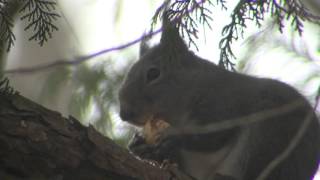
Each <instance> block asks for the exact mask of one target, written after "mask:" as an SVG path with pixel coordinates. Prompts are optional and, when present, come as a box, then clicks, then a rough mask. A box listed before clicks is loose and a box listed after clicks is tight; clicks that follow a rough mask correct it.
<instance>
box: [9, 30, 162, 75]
mask: <svg viewBox="0 0 320 180" xmlns="http://www.w3.org/2000/svg"><path fill="white" fill-rule="evenodd" d="M161 31H162V29H161V28H159V29H158V30H156V31H153V32H150V33H149V34H146V35H143V36H141V37H139V38H137V39H135V40H133V41H130V42H128V43H126V44H123V45H119V46H116V47H112V48H108V49H104V50H101V51H98V52H96V53H93V54H89V55H85V56H79V57H77V58H75V59H73V60H66V59H60V60H56V61H54V62H51V63H45V64H40V65H36V66H33V67H22V68H16V69H9V70H5V71H4V73H5V74H25V73H35V72H40V71H43V70H46V69H49V68H54V67H59V66H72V65H79V64H81V63H83V62H84V61H87V60H90V59H92V58H94V57H97V56H100V55H103V54H106V53H109V52H112V51H118V50H122V49H125V48H127V47H129V46H132V45H134V44H136V43H138V42H140V41H141V40H142V39H143V38H144V37H145V36H152V35H155V34H158V33H159V32H161Z"/></svg>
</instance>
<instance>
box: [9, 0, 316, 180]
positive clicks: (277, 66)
mask: <svg viewBox="0 0 320 180" xmlns="http://www.w3.org/2000/svg"><path fill="white" fill-rule="evenodd" d="M57 2H58V8H57V11H58V13H59V14H60V15H61V18H59V19H58V21H57V26H58V28H59V31H56V32H54V33H53V34H52V38H51V39H50V40H49V41H48V42H46V43H44V45H43V46H42V47H40V46H39V45H38V43H37V42H35V41H29V40H28V37H29V36H30V32H29V31H25V30H24V27H25V26H26V24H25V23H26V22H23V21H20V20H19V19H17V20H16V21H15V22H16V23H15V24H14V33H15V35H16V41H15V45H14V46H13V47H12V49H11V50H10V52H9V53H8V54H7V55H6V58H7V60H6V65H5V69H6V70H10V69H15V68H21V67H33V66H35V65H39V64H45V63H48V62H54V61H57V60H59V59H68V60H69V59H70V60H72V59H75V58H77V57H79V56H81V55H88V54H92V53H96V52H99V51H101V50H104V49H108V48H112V47H116V46H118V45H122V44H126V43H127V42H130V41H132V40H135V39H137V38H139V37H140V36H141V35H142V34H143V33H144V32H145V31H146V30H148V28H149V27H150V24H151V18H152V16H153V14H154V13H155V11H156V9H157V7H159V5H160V4H161V3H162V1H159V0H158V1H156V0H139V1H132V0H77V1H71V0H57ZM236 3H237V1H232V2H226V5H227V7H228V9H227V10H221V8H220V7H219V6H217V7H215V8H212V13H213V15H212V18H213V21H212V22H211V26H212V29H211V30H210V29H208V28H205V29H203V28H201V27H200V30H199V39H197V40H196V43H197V44H198V47H199V51H197V50H196V49H195V48H194V47H191V48H192V50H193V51H194V52H195V53H196V54H198V55H199V56H201V57H203V58H205V59H208V60H210V61H213V62H215V63H217V62H218V60H219V57H220V51H219V48H218V44H219V41H220V39H221V31H222V28H223V27H224V26H225V25H227V24H229V23H230V21H231V19H230V13H231V12H232V9H233V8H234V6H235V5H236ZM304 3H305V5H306V6H307V7H309V8H310V9H311V10H312V11H313V12H314V13H315V14H317V15H320V3H319V1H318V0H305V2H304ZM245 32H246V33H245V34H244V38H243V39H239V40H238V42H234V43H233V44H232V45H233V50H234V52H235V55H236V57H237V59H234V63H236V69H237V70H238V71H239V72H241V73H246V74H251V75H254V76H261V77H270V78H274V79H278V80H281V81H284V82H287V83H289V84H291V85H292V86H294V87H296V88H297V89H299V91H300V92H301V93H302V94H304V95H305V96H306V97H307V98H308V99H309V100H310V102H311V103H314V100H315V96H316V94H317V91H318V89H319V87H320V25H319V24H311V23H305V27H304V32H303V35H302V36H299V34H298V33H297V32H295V31H294V29H293V28H292V27H291V26H290V22H288V23H287V24H285V28H284V31H283V33H282V34H281V33H279V31H278V27H277V26H276V25H275V23H274V21H273V20H272V19H268V18H267V19H265V20H264V24H263V25H262V27H261V28H260V29H258V28H257V27H256V26H255V24H254V23H252V24H248V27H247V29H246V30H245ZM154 41H155V42H157V37H155V40H154ZM138 47H139V45H138V44H135V45H133V46H130V47H128V48H125V49H122V50H118V51H112V52H110V53H106V54H103V55H100V56H98V57H96V58H93V59H90V60H89V61H86V62H85V63H82V64H78V65H72V66H59V67H56V68H50V69H46V70H42V71H34V72H29V73H10V74H7V75H6V76H8V77H9V79H10V82H11V85H12V86H13V87H14V88H15V89H16V90H18V91H19V92H20V93H21V94H22V95H23V96H25V97H28V98H30V99H32V100H33V101H36V102H38V103H40V104H42V105H44V106H45V107H47V108H50V109H53V110H56V111H59V112H61V113H62V114H63V115H64V116H68V115H72V116H74V117H75V118H77V119H78V120H80V121H81V122H82V123H83V124H85V125H89V124H91V125H93V126H94V127H95V128H96V129H97V130H99V131H100V132H101V133H103V134H105V135H106V136H108V137H110V138H112V139H114V140H115V141H116V142H118V143H119V144H121V145H126V143H127V142H128V139H129V137H130V134H131V133H132V130H131V129H132V128H131V127H130V125H128V124H125V123H123V122H121V120H120V118H119V116H118V101H117V91H118V89H119V86H120V84H121V81H122V79H123V77H124V75H125V73H126V72H127V71H128V68H129V67H130V65H131V64H132V63H133V62H134V61H136V60H137V59H138ZM317 111H318V113H319V112H320V108H319V107H318V109H317ZM316 179H320V177H316Z"/></svg>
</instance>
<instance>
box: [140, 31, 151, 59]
mask: <svg viewBox="0 0 320 180" xmlns="http://www.w3.org/2000/svg"><path fill="white" fill-rule="evenodd" d="M150 39H151V35H149V34H146V33H145V34H143V38H142V40H141V43H140V49H139V56H140V57H142V56H143V55H144V54H145V53H146V52H147V51H148V50H149V49H151V47H150V45H149V44H148V41H149V40H150Z"/></svg>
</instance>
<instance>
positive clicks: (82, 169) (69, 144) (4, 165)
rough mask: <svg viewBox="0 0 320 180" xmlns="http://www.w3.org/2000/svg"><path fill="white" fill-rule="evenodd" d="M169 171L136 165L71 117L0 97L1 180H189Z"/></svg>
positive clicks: (8, 96)
mask: <svg viewBox="0 0 320 180" xmlns="http://www.w3.org/2000/svg"><path fill="white" fill-rule="evenodd" d="M171 170H172V169H171ZM172 172H173V171H170V170H168V169H164V168H160V167H158V166H156V165H152V164H151V163H148V162H144V161H141V160H138V159H137V158H135V157H134V156H132V155H131V154H130V153H129V152H128V151H127V150H126V149H123V148H121V147H120V146H118V145H116V144H115V143H114V142H112V140H110V139H108V138H107V137H104V136H102V135H101V134H99V133H98V132H97V131H96V130H95V129H94V128H93V127H88V128H86V127H84V126H82V125H81V124H80V123H79V122H78V121H77V120H75V119H74V118H72V117H69V118H64V117H62V116H61V115H60V114H59V113H58V112H54V111H51V110H48V109H46V108H44V107H42V106H40V105H38V104H36V103H34V102H32V101H30V100H28V99H26V98H24V97H22V96H20V95H18V94H10V93H9V94H7V93H2V94H1V92H0V179H10V180H18V179H30V180H31V179H32V180H34V179H52V180H62V179H67V180H73V179H75V180H102V179H103V180H105V179H116V180H121V179H126V180H127V179H128V180H129V179H150V180H151V179H161V180H166V179H168V180H169V179H190V178H188V177H186V176H184V175H183V174H181V173H179V172H178V171H175V173H172ZM174 174H175V175H174ZM178 177H180V178H178Z"/></svg>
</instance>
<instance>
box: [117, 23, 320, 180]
mask: <svg viewBox="0 0 320 180" xmlns="http://www.w3.org/2000/svg"><path fill="white" fill-rule="evenodd" d="M163 21H164V22H163V32H162V35H161V40H160V43H159V44H158V45H155V46H154V47H151V48H146V47H143V48H141V49H142V50H141V52H140V58H139V60H138V61H137V62H136V63H135V64H134V65H133V66H132V67H131V69H130V71H129V72H128V74H127V76H126V78H125V80H124V82H123V84H122V87H121V89H120V91H119V102H120V117H121V118H122V120H124V121H127V122H129V123H131V124H133V125H135V126H140V127H144V126H145V124H148V122H150V120H151V121H156V120H157V119H161V120H163V121H165V122H166V123H167V124H168V125H169V126H168V127H167V126H165V127H166V128H165V129H164V130H162V131H161V132H157V138H156V139H157V140H156V142H153V143H146V141H145V139H146V138H145V137H143V135H140V134H137V135H136V136H135V137H134V140H133V141H132V143H131V145H129V149H131V150H132V151H133V153H134V154H136V155H137V156H140V157H141V158H145V159H151V160H155V161H158V162H160V163H161V162H162V161H164V160H170V162H174V163H176V164H177V165H178V168H179V169H180V170H182V171H183V172H185V173H186V174H188V175H190V176H191V177H193V178H195V179H197V180H219V179H221V180H222V179H224V180H255V179H257V178H258V177H260V175H261V173H263V172H264V170H265V169H266V168H267V166H268V165H269V164H270V163H271V162H272V161H273V160H275V159H276V158H277V157H278V156H279V154H281V153H283V152H284V151H285V150H286V149H287V147H288V146H289V145H290V143H291V142H292V141H293V140H294V138H295V137H296V135H297V134H298V133H299V131H301V128H300V127H302V126H303V124H304V123H307V124H306V129H305V130H304V131H303V134H302V136H301V138H300V139H299V141H298V142H297V143H296V146H295V147H294V148H293V149H292V150H291V152H290V153H289V154H288V155H287V157H286V158H284V159H283V160H282V161H281V162H280V163H279V164H277V165H276V166H275V168H273V169H272V171H270V172H269V173H268V175H267V177H266V178H265V179H268V180H307V179H312V177H313V176H314V174H315V173H316V171H317V167H318V163H319V161H320V126H319V120H318V118H317V116H316V114H315V112H314V109H313V108H312V106H311V105H310V104H309V102H308V101H307V100H306V99H305V98H304V97H303V96H302V95H301V94H300V93H299V92H297V91H296V90H295V89H294V88H293V87H291V86H289V85H287V84H285V83H283V82H280V81H277V80H273V79H267V78H258V77H253V76H249V75H245V74H241V73H237V72H231V71H228V70H225V69H223V68H221V67H219V66H217V65H215V64H214V63H212V62H209V61H207V60H205V59H202V58H200V57H198V56H196V55H195V54H194V53H193V52H192V51H190V50H189V49H188V47H187V45H186V44H185V42H184V40H183V39H182V38H181V37H180V35H179V31H178V29H177V27H176V24H174V23H173V22H170V21H167V22H165V20H163ZM142 44H145V43H142ZM219 124H220V125H221V124H229V125H230V124H231V125H230V126H228V127H227V128H222V129H221V130H219V128H218V129H217V127H218V126H219ZM232 124H234V125H232ZM148 126H150V123H149V124H148ZM221 127H223V126H221Z"/></svg>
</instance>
